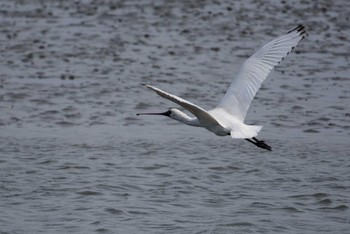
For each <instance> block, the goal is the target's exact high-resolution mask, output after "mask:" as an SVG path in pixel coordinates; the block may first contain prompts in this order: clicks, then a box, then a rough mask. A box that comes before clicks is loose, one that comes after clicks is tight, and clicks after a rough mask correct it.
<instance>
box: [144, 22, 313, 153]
mask: <svg viewBox="0 0 350 234" xmlns="http://www.w3.org/2000/svg"><path fill="white" fill-rule="evenodd" d="M305 35H306V31H305V27H304V26H303V25H298V26H297V27H296V28H294V29H292V30H291V31H289V32H288V33H286V34H284V35H282V36H279V37H277V38H276V39H274V40H272V41H270V42H269V43H267V44H266V45H264V46H263V47H262V48H260V49H259V50H258V51H256V52H255V53H254V54H253V55H252V56H250V57H249V58H248V59H247V60H246V61H245V62H244V63H243V65H242V67H241V68H240V70H239V72H238V75H237V76H236V77H235V78H234V79H233V81H232V83H231V85H230V87H229V88H228V90H227V92H226V94H225V95H224V97H223V98H222V100H221V102H220V103H219V105H218V106H217V107H216V108H214V109H212V110H209V111H206V110H204V109H203V108H201V107H199V106H197V105H195V104H193V103H191V102H189V101H187V100H185V99H183V98H180V97H178V96H175V95H173V94H170V93H167V92H165V91H163V90H161V89H159V88H156V87H154V86H151V85H146V84H142V85H144V86H146V87H147V88H149V89H151V90H153V91H154V92H156V93H157V94H158V95H159V96H161V97H163V98H165V99H168V100H170V101H173V102H175V103H176V104H178V105H180V106H181V107H183V108H185V109H186V110H188V111H189V112H190V113H192V114H193V115H194V116H195V117H190V116H188V115H187V114H185V113H183V112H182V111H180V110H178V109H176V108H170V109H169V110H168V111H166V112H164V113H138V114H137V115H164V116H167V117H170V118H172V119H174V120H177V121H180V122H182V123H184V124H187V125H190V126H195V127H203V128H206V129H207V130H209V131H211V132H213V133H215V134H216V135H218V136H227V135H230V136H231V137H232V138H241V139H245V140H247V141H249V142H251V143H253V144H254V145H256V146H258V147H260V148H263V149H266V150H271V147H270V146H269V145H267V144H266V143H265V142H264V141H260V140H258V139H257V138H256V136H257V135H258V133H259V132H260V130H261V128H262V126H255V125H247V124H245V123H244V119H245V117H246V114H247V111H248V109H249V106H250V104H251V102H252V100H253V98H254V96H255V95H256V93H257V91H258V90H259V88H260V86H261V83H262V82H263V81H264V80H265V79H266V77H267V76H268V74H269V73H270V72H271V70H272V69H273V68H274V67H275V66H276V65H277V64H279V63H280V62H281V61H282V60H283V59H284V58H285V57H286V56H287V55H288V54H289V52H290V51H291V50H292V49H293V48H294V47H295V46H296V45H298V43H299V42H300V41H301V40H302V39H303V38H304V36H305Z"/></svg>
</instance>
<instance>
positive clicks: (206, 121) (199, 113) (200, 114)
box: [142, 84, 221, 127]
mask: <svg viewBox="0 0 350 234" xmlns="http://www.w3.org/2000/svg"><path fill="white" fill-rule="evenodd" d="M142 85H143V86H146V87H147V88H149V89H151V90H153V91H154V92H156V93H157V94H158V95H159V96H161V97H163V98H165V99H168V100H170V101H172V102H175V103H176V104H178V105H180V106H182V107H183V108H185V109H186V110H188V111H189V112H191V113H192V114H193V115H194V116H196V117H197V118H198V120H199V122H200V123H201V124H202V125H203V127H210V126H215V125H216V126H221V125H220V124H219V123H218V122H217V121H216V119H214V118H213V117H212V116H211V115H210V114H209V113H208V112H207V111H206V110H204V109H203V108H201V107H199V106H197V105H195V104H193V103H191V102H189V101H187V100H185V99H183V98H180V97H178V96H176V95H173V94H170V93H167V92H165V91H163V90H161V89H158V88H156V87H154V86H152V85H146V84H142Z"/></svg>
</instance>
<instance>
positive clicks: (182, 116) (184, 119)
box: [170, 112, 201, 127]
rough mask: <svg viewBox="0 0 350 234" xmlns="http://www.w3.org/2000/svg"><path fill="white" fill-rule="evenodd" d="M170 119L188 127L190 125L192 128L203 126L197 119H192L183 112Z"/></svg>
mask: <svg viewBox="0 0 350 234" xmlns="http://www.w3.org/2000/svg"><path fill="white" fill-rule="evenodd" d="M170 118H172V119H175V120H177V121H179V122H181V123H184V124H186V125H190V126H194V127H200V126H201V125H200V123H199V121H198V119H197V118H195V117H194V118H193V117H190V116H188V115H186V114H185V113H183V112H181V113H177V114H176V115H174V116H171V117H170Z"/></svg>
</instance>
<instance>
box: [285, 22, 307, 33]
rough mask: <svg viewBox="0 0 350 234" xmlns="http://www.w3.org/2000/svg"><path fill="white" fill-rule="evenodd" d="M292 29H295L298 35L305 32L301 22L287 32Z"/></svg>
mask: <svg viewBox="0 0 350 234" xmlns="http://www.w3.org/2000/svg"><path fill="white" fill-rule="evenodd" d="M294 31H297V32H298V33H299V35H302V36H304V35H305V34H306V30H305V26H304V25H302V24H299V25H298V26H296V27H295V28H293V29H292V30H290V31H289V32H288V33H291V32H294Z"/></svg>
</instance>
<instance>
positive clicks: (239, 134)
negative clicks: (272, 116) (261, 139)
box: [230, 125, 262, 139]
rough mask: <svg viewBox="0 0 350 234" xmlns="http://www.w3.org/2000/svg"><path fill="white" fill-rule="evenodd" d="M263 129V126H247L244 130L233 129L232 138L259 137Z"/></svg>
mask: <svg viewBox="0 0 350 234" xmlns="http://www.w3.org/2000/svg"><path fill="white" fill-rule="evenodd" d="M261 129H262V126H256V125H245V128H244V129H239V130H237V129H233V130H231V134H230V135H231V137H232V138H245V139H246V138H253V137H256V136H257V135H258V133H259V132H260V130H261Z"/></svg>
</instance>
